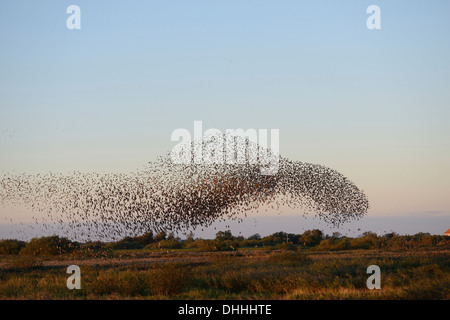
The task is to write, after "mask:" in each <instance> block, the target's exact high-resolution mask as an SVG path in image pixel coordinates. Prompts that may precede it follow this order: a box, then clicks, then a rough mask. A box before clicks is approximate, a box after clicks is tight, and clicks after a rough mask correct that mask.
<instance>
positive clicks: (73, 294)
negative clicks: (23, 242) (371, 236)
mask: <svg viewBox="0 0 450 320" xmlns="http://www.w3.org/2000/svg"><path fill="white" fill-rule="evenodd" d="M447 243H448V242H447ZM69 265H78V266H79V267H80V269H81V289H80V290H77V289H74V290H69V289H68V288H67V286H66V281H67V278H68V277H69V276H70V275H69V274H67V273H66V270H67V267H68V266H69ZM369 265H378V266H379V267H380V269H381V289H380V290H376V289H374V290H369V289H368V288H367V286H366V281H367V278H368V277H369V276H370V275H369V274H366V270H367V267H368V266H369ZM0 299H446V300H448V299H450V248H449V247H448V245H441V246H432V247H423V248H419V249H414V250H404V249H403V250H398V249H397V250H394V249H368V250H367V249H366V250H363V249H357V250H339V251H326V250H320V251H319V250H314V248H309V249H307V248H300V247H297V249H296V250H280V249H275V250H274V248H263V247H259V248H254V247H253V248H240V249H239V250H234V251H223V252H217V251H216V252H211V251H199V250H198V248H192V249H189V248H185V249H172V250H166V249H164V250H161V249H152V250H150V249H145V250H144V249H133V250H109V251H106V252H97V253H91V254H86V253H83V252H81V253H80V252H78V251H74V252H72V253H65V254H59V255H53V256H51V255H39V256H33V255H17V254H2V255H0Z"/></svg>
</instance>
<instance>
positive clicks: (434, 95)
mask: <svg viewBox="0 0 450 320" xmlns="http://www.w3.org/2000/svg"><path fill="white" fill-rule="evenodd" d="M71 4H76V5H78V6H80V8H81V30H68V29H67V28H66V19H67V17H68V14H66V8H67V7H68V6H69V5H71ZM371 4H377V5H379V6H380V8H381V30H368V29H367V28H366V19H367V17H368V16H369V15H368V14H366V8H367V7H368V6H369V5H371ZM449 14H450V2H449V1H447V0H441V1H400V0H397V1H378V0H375V1H360V0H358V1H357V0H353V1H345V2H344V1H331V0H328V1H312V0H311V1H299V0H296V1H266V0H259V1H255V0H253V1H250V0H240V1H206V0H205V1H192V0H189V1H181V0H179V1H120V2H119V1H99V0H97V1H18V0H14V1H10V0H2V1H1V2H0V150H1V153H0V168H1V170H2V171H4V172H10V171H13V170H15V171H16V172H30V173H33V172H45V171H49V170H51V171H63V172H68V171H72V170H82V171H89V172H91V171H105V172H110V171H132V170H136V169H137V168H141V167H142V166H143V165H144V164H145V163H146V162H147V161H152V160H154V159H155V157H156V156H158V155H161V154H162V153H163V152H166V151H168V150H170V148H171V147H172V146H173V145H174V143H172V142H171V141H170V134H171V132H172V131H173V130H174V129H176V128H187V129H189V130H193V122H194V120H202V121H203V126H204V128H205V129H206V128H218V129H221V130H224V129H226V128H239V127H241V128H267V129H270V128H278V129H280V151H281V154H282V155H283V156H286V157H288V158H290V159H292V160H300V161H305V162H312V163H319V164H323V165H326V166H329V167H331V168H333V169H336V170H338V171H340V172H341V173H343V174H344V175H346V176H347V177H349V178H350V179H351V180H352V181H354V182H355V183H356V184H357V185H358V186H359V187H361V188H362V189H364V190H365V191H366V193H367V195H368V196H369V200H370V202H371V207H372V209H371V214H372V215H397V214H401V215H408V214H412V213H414V214H417V213H418V212H419V213H420V212H423V213H424V214H426V212H435V213H436V212H438V213H442V214H446V215H449V217H450V197H448V190H450V182H448V177H449V176H450V160H449V159H450V111H449V109H450V37H449V34H450V19H449ZM449 221H450V219H449Z"/></svg>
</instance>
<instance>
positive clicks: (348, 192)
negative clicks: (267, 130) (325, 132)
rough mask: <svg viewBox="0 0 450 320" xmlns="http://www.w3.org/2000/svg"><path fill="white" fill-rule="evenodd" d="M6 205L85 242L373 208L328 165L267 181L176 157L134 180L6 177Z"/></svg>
mask: <svg viewBox="0 0 450 320" xmlns="http://www.w3.org/2000/svg"><path fill="white" fill-rule="evenodd" d="M0 205H5V206H6V205H18V206H25V207H26V208H28V209H30V210H32V211H34V212H37V213H38V212H40V213H39V214H35V216H38V217H39V218H34V220H35V226H36V225H37V226H39V227H40V228H43V229H46V231H47V233H48V229H51V228H53V230H56V231H57V233H59V234H62V235H63V236H65V237H68V238H71V239H75V240H79V241H89V240H92V239H99V238H100V239H108V240H117V239H121V238H123V237H125V236H134V235H140V234H143V233H145V232H148V231H152V232H154V233H157V232H160V231H165V232H166V233H179V232H184V233H187V232H189V231H192V230H195V229H196V228H204V227H208V226H210V225H211V224H212V223H213V222H216V221H226V220H228V219H242V216H243V215H244V216H245V215H246V214H247V213H249V212H255V211H258V210H263V209H265V210H278V211H279V210H281V209H282V208H283V207H289V208H294V209H301V210H302V211H303V212H304V213H303V214H306V212H307V211H312V212H314V213H315V214H316V215H317V216H319V217H320V218H322V219H323V220H325V221H327V222H328V223H331V224H333V225H334V226H336V225H339V224H341V223H344V222H347V221H349V220H352V219H359V218H360V217H362V216H363V215H364V214H366V213H367V211H368V209H369V201H368V199H367V197H366V196H365V194H364V193H363V191H361V190H360V189H359V188H358V187H357V186H356V185H355V184H353V183H352V182H351V181H350V180H349V179H347V178H346V177H344V176H343V175H342V174H340V173H339V172H337V171H335V170H332V169H330V168H327V167H325V166H322V165H316V164H309V163H302V162H299V161H291V160H288V159H285V158H282V157H279V163H278V172H277V173H276V174H273V175H262V174H261V172H260V166H259V164H257V163H256V164H253V163H250V162H249V161H244V163H240V164H227V163H223V164H193V163H191V164H174V162H173V159H172V157H171V156H170V154H167V155H166V156H163V157H161V158H159V159H157V160H156V161H155V162H151V163H149V164H148V165H147V166H146V167H145V168H144V169H143V170H141V171H137V172H131V173H128V174H121V173H116V174H113V173H109V174H108V173H106V174H100V173H81V172H73V173H72V174H57V173H48V174H45V175H41V174H35V175H30V174H22V175H14V174H8V173H7V174H4V175H3V177H2V178H1V180H0ZM42 213H44V214H42ZM43 231H44V230H43Z"/></svg>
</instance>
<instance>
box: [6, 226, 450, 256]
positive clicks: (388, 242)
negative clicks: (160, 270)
mask: <svg viewBox="0 0 450 320" xmlns="http://www.w3.org/2000/svg"><path fill="white" fill-rule="evenodd" d="M449 244H450V237H446V236H439V235H431V234H429V233H417V234H415V235H399V234H397V233H395V232H392V233H388V234H385V235H383V236H377V235H376V234H375V233H373V232H365V233H363V234H362V235H360V236H358V237H355V238H351V237H347V236H342V235H340V234H339V233H333V234H332V235H325V234H324V233H323V232H322V231H321V230H319V229H313V230H307V231H305V232H303V233H302V234H294V233H286V232H282V231H280V232H275V233H273V234H271V235H268V236H265V237H261V235H259V234H258V233H256V234H254V235H251V236H249V237H247V238H246V237H243V236H235V235H233V234H232V232H231V231H230V230H225V231H219V232H217V233H216V237H215V238H214V239H202V238H194V234H193V233H192V232H191V233H190V234H188V235H187V236H186V238H185V239H180V238H179V237H176V236H175V235H173V234H167V233H165V232H159V233H157V234H153V232H147V233H145V234H142V235H140V236H135V237H124V238H123V239H121V240H119V241H116V242H100V241H93V242H86V243H79V242H76V241H71V240H69V239H67V238H64V237H59V236H56V235H55V236H49V237H41V238H34V239H32V240H31V241H29V242H25V241H20V240H15V239H7V240H0V254H20V255H33V256H45V255H59V254H65V253H73V252H78V253H84V254H90V253H95V252H104V251H108V250H109V251H112V250H136V249H137V250H139V249H148V250H173V249H191V250H198V251H232V250H237V249H238V248H249V249H250V248H264V249H267V250H273V249H286V250H303V249H310V250H317V251H336V250H353V249H392V250H397V249H398V250H411V249H416V248H420V247H430V248H431V247H446V246H449Z"/></svg>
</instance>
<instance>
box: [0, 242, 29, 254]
mask: <svg viewBox="0 0 450 320" xmlns="http://www.w3.org/2000/svg"><path fill="white" fill-rule="evenodd" d="M25 245H26V242H25V241H20V240H10V239H7V240H1V241H0V254H19V252H20V250H21V249H22V248H23V247H25Z"/></svg>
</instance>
